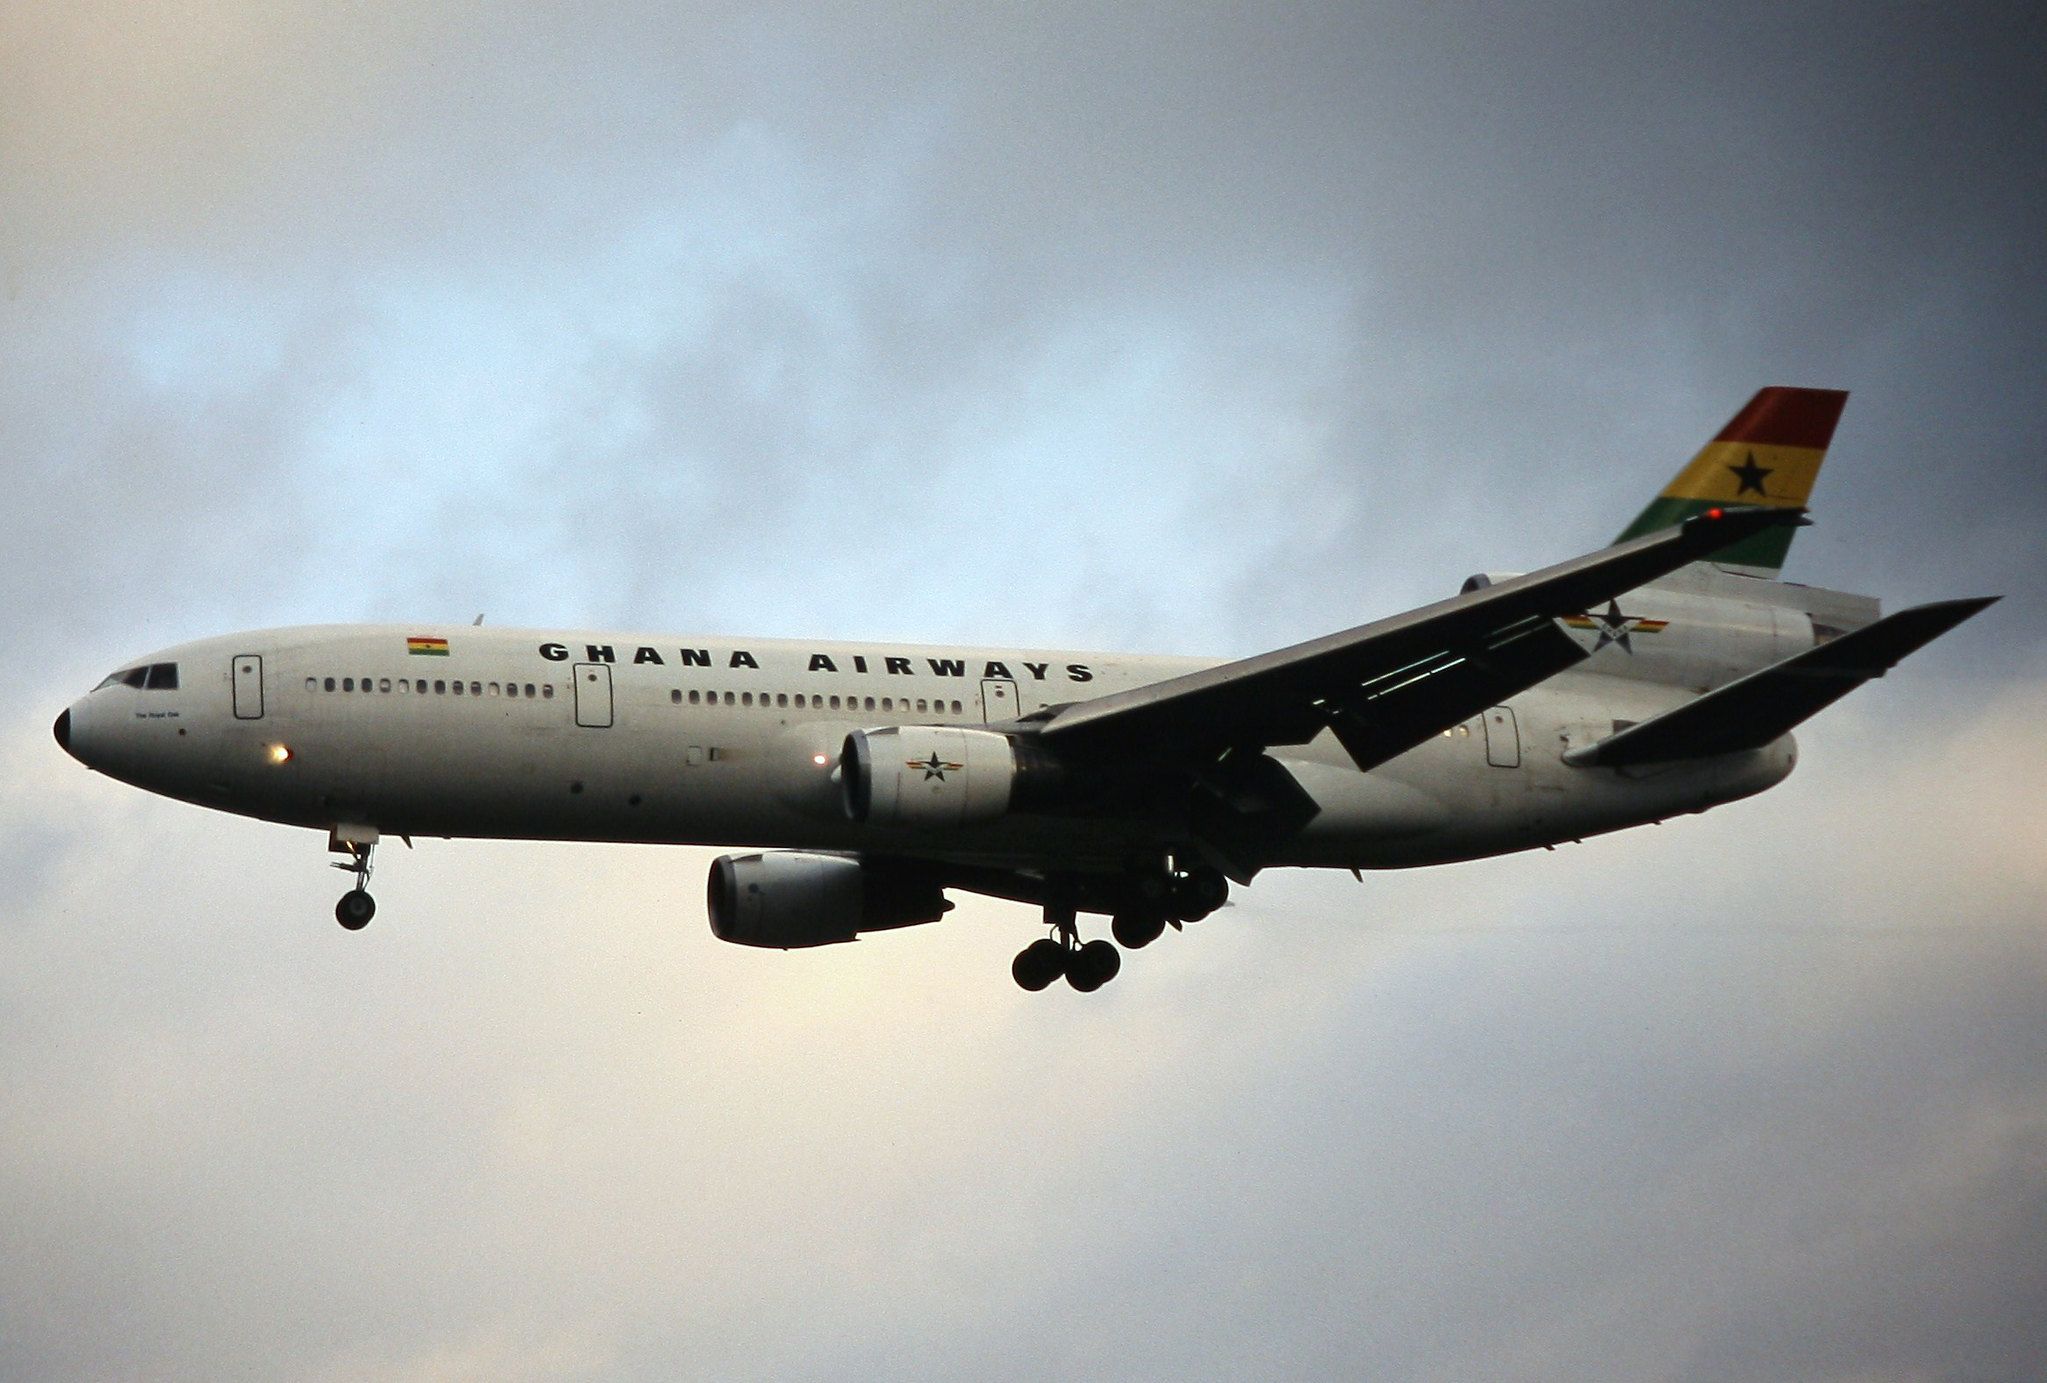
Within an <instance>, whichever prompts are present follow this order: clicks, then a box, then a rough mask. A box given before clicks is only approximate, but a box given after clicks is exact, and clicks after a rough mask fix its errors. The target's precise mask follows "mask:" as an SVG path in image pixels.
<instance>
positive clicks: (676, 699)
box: [668, 687, 682, 706]
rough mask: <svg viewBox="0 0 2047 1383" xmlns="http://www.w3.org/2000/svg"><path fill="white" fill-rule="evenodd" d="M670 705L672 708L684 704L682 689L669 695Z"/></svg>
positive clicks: (678, 688) (677, 688)
mask: <svg viewBox="0 0 2047 1383" xmlns="http://www.w3.org/2000/svg"><path fill="white" fill-rule="evenodd" d="M668 704H669V705H671V706H680V705H681V704H682V688H681V687H676V688H675V689H674V690H672V691H670V692H669V693H668Z"/></svg>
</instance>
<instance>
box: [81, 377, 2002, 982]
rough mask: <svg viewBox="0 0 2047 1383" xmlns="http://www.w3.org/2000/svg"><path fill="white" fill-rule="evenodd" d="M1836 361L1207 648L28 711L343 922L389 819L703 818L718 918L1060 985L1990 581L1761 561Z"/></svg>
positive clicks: (750, 937) (1517, 845) (174, 696)
mask: <svg viewBox="0 0 2047 1383" xmlns="http://www.w3.org/2000/svg"><path fill="white" fill-rule="evenodd" d="M1846 401H1847V394H1846V393H1845V392H1843V391H1839V390H1828V389H1803V388H1786V387H1772V388H1766V389H1763V390H1762V391H1760V392H1759V393H1757V394H1756V395H1755V397H1754V398H1752V399H1751V400H1750V401H1749V402H1748V404H1747V405H1746V406H1744V407H1743V408H1742V409H1741V410H1740V411H1739V412H1737V413H1736V414H1735V416H1734V418H1733V419H1732V420H1731V421H1730V422H1729V423H1728V424H1727V426H1726V427H1724V428H1722V429H1721V430H1720V432H1719V433H1718V434H1717V435H1716V436H1715V437H1714V438H1713V440H1712V441H1710V442H1709V443H1707V445H1706V446H1705V447H1704V449H1702V450H1701V451H1699V452H1698V454H1697V455H1696V456H1695V457H1694V458H1693V459H1692V461H1691V462H1690V464H1688V465H1687V466H1685V467H1684V468H1683V469H1682V470H1681V471H1680V472H1679V473H1678V475H1677V476H1676V478H1675V479H1674V480H1672V482H1671V483H1670V484H1669V485H1668V486H1667V487H1666V488H1665V489H1664V490H1663V492H1662V493H1661V494H1660V495H1659V496H1657V497H1656V498H1655V499H1654V500H1653V501H1651V502H1650V504H1649V505H1648V507H1647V508H1645V509H1644V510H1643V511H1642V513H1641V514H1640V516H1638V517H1637V518H1636V519H1635V521H1634V522H1633V523H1632V524H1630V525H1629V526H1628V527H1627V528H1626V529H1625V530H1623V531H1622V533H1621V534H1620V536H1619V537H1618V538H1617V539H1616V540H1615V542H1614V543H1613V545H1611V546H1609V547H1606V548H1603V549H1601V550H1599V551H1597V552H1593V553H1590V554H1588V555H1585V556H1581V557H1575V558H1572V559H1569V560H1567V561H1563V562H1559V563H1557V564H1555V565H1553V566H1549V567H1545V568H1543V569H1542V570H1540V571H1535V572H1529V573H1526V574H1520V575H1510V574H1497V573H1489V574H1481V575H1478V576H1474V577H1471V578H1470V579H1469V580H1467V581H1465V582H1464V583H1463V587H1462V589H1461V590H1460V591H1459V593H1458V594H1456V595H1455V596H1452V597H1450V598H1449V599H1446V600H1441V601H1437V602H1435V603H1433V604H1429V605H1424V606H1422V607H1420V608H1418V609H1414V610H1409V611H1407V612H1405V613H1401V614H1395V615H1391V616H1388V617H1385V618H1382V619H1377V620H1374V621H1372V622H1370V623H1368V624H1363V625H1360V626H1358V627H1356V628H1353V629H1348V630H1344V631H1342V632H1340V633H1335V634H1330V635H1328V636H1326V637H1323V638H1318V639H1311V640H1309V641H1308V642H1306V643H1300V644H1295V645H1293V646H1290V647H1286V648H1281V649H1277V650H1275V651H1273V652H1268V653H1262V654H1259V655H1257V656H1255V657H1250V658H1243V659H1239V660H1237V661H1233V662H1216V661H1213V660H1203V659H1196V658H1184V657H1153V656H1131V655H1124V654H1114V653H1083V652H1070V651H1027V650H1019V649H1014V648H1007V647H981V648H955V647H943V648H940V647H922V646H912V645H909V644H871V643H869V644H861V643H843V642H834V641H829V640H815V641H812V640H786V639H764V638H703V637H687V638H685V637H677V636H675V635H652V634H629V633H611V632H605V633H570V632H562V631H548V630H519V629H499V628H482V627H476V626H459V625H457V626H449V625H438V624H406V625H338V626H319V627H305V628H289V629H270V630H262V631H257V632H253V633H240V634H231V635H228V636H226V637H223V638H212V639H203V640H200V641H197V642H193V643H186V644H181V645H179V646H177V647H174V648H168V649H165V650H163V651H161V652H158V653H151V654H149V655H147V656H145V657H143V658H140V659H136V660H134V661H132V662H129V663H125V664H123V665H122V666H121V667H120V668H119V669H117V670H116V671H115V672H113V673H111V674H109V675H108V676H107V677H106V679H105V680H104V681H102V682H101V683H100V684H99V686H97V687H96V688H94V689H93V690H92V691H91V692H89V693H87V694H86V695H85V696H83V697H82V698H80V699H79V700H77V701H76V702H74V703H73V704H72V705H71V706H70V707H69V708H68V709H66V710H65V711H64V712H63V713H62V714H61V715H59V716H58V717H57V720H56V724H55V727H54V731H55V735H56V738H57V742H58V744H60V745H61V746H62V747H63V748H64V749H65V750H66V751H67V752H69V753H70V754H71V755H72V756H73V757H75V758H77V759H78V760H79V761H81V762H82V763H84V764H86V765H87V766H88V767H90V768H92V769H95V770H97V771H99V772H101V773H105V774H107V775H108V776H110V777H113V778H116V779H120V780H122V781H124V782H127V783H131V784H133V785H135V786H137V787H141V788H145V789H147V790H149V791H151V792H156V793H161V794H163V795H166V796H169V797H173V798H178V799H180V800H183V801H187V802H193V803H197V804H199V805H201V806H205V807H211V808H215V809H217V810H220V811H226V812H234V813H237V814H240V815H243V816H250V817H255V818H258V819H260V820H265V821H275V822H283V823H286V824H289V825H293V826H301V827H310V828H314V829H317V830H322V831H325V832H326V833H327V836H328V849H329V851H330V852H331V853H334V854H338V855H342V856H344V857H345V858H344V859H342V860H340V861H337V862H335V864H334V867H335V868H337V869H341V870H345V871H348V872H350V873H351V874H352V875H353V876H354V886H353V887H352V888H350V889H349V890H348V891H347V893H345V894H344V895H343V896H342V898H341V900H340V902H339V903H338V904H337V905H336V907H335V916H336V918H337V919H338V920H339V922H340V923H341V925H342V926H344V927H346V928H349V929H351V930H354V929H359V928H361V927H363V926H365V925H366V924H367V923H368V922H369V921H370V918H371V916H372V915H373V913H374V912H375V910H376V904H375V902H374V900H373V899H372V898H371V896H370V894H369V891H368V885H369V881H370V875H371V865H372V858H373V855H374V852H375V849H376V846H377V843H378V842H379V840H381V839H383V838H384V837H387V836H397V837H400V838H402V839H403V840H404V841H405V843H406V844H407V845H408V846H409V845H410V844H411V841H412V837H414V836H441V837H447V838H455V837H476V838H498V839H546V840H576V841H617V842H665V843H673V844H690V845H708V846H723V847H732V848H737V849H744V850H746V851H747V853H740V854H727V855H721V856H720V857H718V859H716V860H715V861H714V862H713V863H712V865H711V869H710V877H709V880H708V898H707V904H708V912H709V920H710V925H711V929H712V931H713V933H714V934H715V935H717V936H718V937H720V938H721V939H723V940H725V941H728V942H735V943H738V944H741V945H747V946H759V947H777V948H782V949H785V950H786V949H791V948H798V947H811V946H821V945H827V944H833V943H843V942H849V941H853V940H856V939H857V938H858V937H860V936H861V935H862V934H864V933H869V932H876V931H881V930H885V929H889V928H896V927H904V926H911V925H915V924H920V923H929V922H935V921H937V920H938V919H940V918H941V917H942V916H944V914H945V913H946V912H947V911H949V910H950V909H951V908H952V906H953V904H952V902H951V901H950V900H949V899H948V898H947V896H946V893H947V891H948V890H957V891H963V892H967V893H977V894H984V895H989V896H993V897H998V898H1006V899H1012V900H1016V901H1020V902H1024V903H1027V904H1034V905H1036V906H1037V907H1038V908H1039V909H1041V910H1042V915H1043V919H1044V924H1045V927H1046V934H1045V935H1044V936H1043V937H1041V938H1040V939H1038V940H1036V941H1033V942H1032V943H1031V944H1029V945H1027V946H1026V947H1025V948H1024V949H1023V950H1022V951H1020V952H1019V953H1018V954H1017V956H1016V958H1015V960H1014V962H1013V964H1012V966H1011V972H1012V975H1013V977H1014V979H1015V980H1016V982H1017V983H1018V984H1019V985H1021V986H1022V987H1023V988H1024V989H1026V990H1032V991H1036V990H1042V989H1045V988H1046V987H1047V986H1049V985H1051V984H1052V983H1053V982H1055V981H1056V980H1058V979H1060V978H1062V977H1063V978H1064V979H1065V980H1066V981H1067V983H1068V984H1069V985H1070V986H1071V987H1072V988H1074V989H1076V990H1079V991H1082V992H1090V991H1093V990H1095V989H1098V988H1099V987H1100V986H1101V985H1102V984H1104V983H1106V982H1107V981H1109V980H1110V979H1112V978H1114V977H1115V976H1116V974H1117V973H1118V972H1119V970H1120V969H1121V966H1122V955H1121V952H1122V951H1124V950H1136V949H1140V948H1142V947H1144V946H1147V945H1149V944H1150V943H1151V942H1153V941H1155V940H1157V939H1158V938H1159V937H1160V936H1161V935H1162V934H1163V932H1164V931H1165V929H1166V928H1167V927H1168V926H1171V927H1173V928H1174V929H1175V930H1178V929H1180V928H1181V927H1183V926H1184V925H1185V924H1189V923H1193V922H1196V921H1199V920H1200V919H1202V918H1204V917H1207V916H1208V915H1210V914H1211V913H1213V912H1215V911H1216V910H1217V909H1218V908H1219V907H1221V906H1222V905H1223V904H1224V903H1225V901H1226V900H1227V899H1228V897H1229V893H1230V888H1231V886H1232V885H1233V884H1234V885H1238V886H1243V885H1248V884H1249V883H1250V882H1251V881H1252V879H1253V878H1254V877H1255V876H1256V875H1258V874H1259V873H1261V872H1262V871H1264V870H1267V869H1275V868H1283V867H1307V868H1335V869H1346V870H1349V871H1351V872H1352V873H1354V874H1356V875H1357V876H1358V877H1360V878H1362V877H1363V875H1362V872H1361V871H1363V870H1366V869H1389V868H1398V867H1408V866H1418V865H1429V864H1442V863H1448V862H1452V861H1458V860H1469V859H1475V858H1479V857H1482V856H1490V855H1497V854H1502V853H1506V852H1510V851H1519V850H1528V849H1534V848H1537V847H1554V846H1556V845H1559V844H1562V843H1565V842H1571V841H1580V840H1583V839H1584V838H1585V837H1587V836H1591V835H1594V834H1598V833H1602V832H1607V831H1614V830H1620V829H1622V828H1625V827H1630V826H1636V825H1642V824H1645V823H1650V822H1660V821H1662V820H1665V819H1667V818H1670V817H1673V816H1677V815H1681V814H1685V813H1696V812H1703V811H1705V810H1707V809H1709V808H1711V807H1714V806H1717V805H1720V804H1722V803H1725V802H1731V801H1734V800H1736V799H1739V798H1743V797H1747V796H1750V795H1752V794H1754V793H1758V792H1761V791H1763V790H1764V789H1766V788H1769V787H1772V786H1774V785H1775V784H1777V783H1779V782H1781V781H1782V780H1783V779H1784V778H1785V777H1786V776H1787V775H1788V774H1789V773H1790V772H1791V770H1792V767H1793V766H1794V764H1795V763H1796V762H1797V746H1796V743H1795V741H1794V740H1793V738H1792V735H1791V734H1790V731H1791V729H1792V727H1794V726H1795V725H1797V724H1799V723H1800V722H1801V721H1803V720H1805V719H1806V718H1807V717H1808V716H1811V715H1812V714H1814V713H1815V712H1817V711H1819V710H1821V709H1822V708H1823V707H1825V706H1827V705H1829V704H1831V703H1832V702H1833V701H1835V700H1836V699H1838V698H1839V697H1841V696H1843V695H1845V694H1847V693H1848V692H1849V691H1852V690H1853V689H1854V688H1856V687H1858V686H1860V685H1861V684H1862V683H1863V682H1865V681H1867V680H1868V679H1870V678H1872V677H1878V676H1882V675H1883V674H1884V672H1885V671H1886V670H1888V669H1889V668H1891V667H1892V666H1894V665H1896V664H1897V662H1898V661H1899V660H1900V659H1902V658H1904V657H1905V656H1906V655H1907V654H1910V653H1912V652H1914V651H1915V650H1917V649H1919V648H1920V647H1922V646H1923V645H1925V644H1926V643H1928V642H1930V641H1931V640H1933V639H1935V638H1937V637H1939V636H1940V635H1941V634H1943V633H1945V632H1947V631H1948V630H1950V629H1952V628H1954V627H1955V626H1956V625H1958V624H1960V623H1961V622H1962V621H1963V620H1965V619H1968V618H1970V617H1971V616H1973V615H1975V614H1977V613H1978V612H1980V611H1981V610H1983V609H1984V608H1985V607H1986V606H1988V605H1990V604H1991V603H1993V601H1994V600H1996V599H1997V597H1987V598H1975V599H1964V600H1946V601H1939V602H1935V603H1932V604H1927V605H1919V606H1916V607H1912V608H1909V609H1904V610H1900V611H1898V612H1896V613H1894V614H1890V615H1884V614H1883V613H1882V610H1881V606H1880V605H1879V603H1878V601H1877V600H1875V599H1874V598H1872V597H1869V596H1863V595H1854V594H1849V593H1846V592H1841V591H1833V590H1827V589H1823V588H1819V587H1814V586H1805V585H1799V584H1795V583H1791V582H1786V581H1783V580H1782V579H1781V578H1780V575H1779V573H1780V571H1781V568H1782V566H1783V562H1784V558H1785V554H1786V552H1787V550H1788V549H1789V547H1790V543H1791V538H1792V535H1793V533H1794V532H1795V530H1796V529H1797V528H1798V527H1801V526H1803V525H1805V524H1806V523H1807V522H1808V519H1807V517H1806V501H1807V499H1808V497H1809V496H1810V493H1811V490H1812V486H1813V481H1814V478H1815V476H1816V475H1817V474H1818V471H1819V467H1820V463H1821V462H1822V460H1823V459H1824V458H1825V454H1826V451H1827V448H1828V445H1829V443H1830V441H1831V439H1832V436H1833V432H1834V428H1835V424H1836V423H1837V422H1838V420H1839V418H1840V416H1841V411H1842V409H1843V407H1844V406H1845V404H1846ZM1083 914H1086V915H1106V916H1107V917H1108V918H1109V919H1110V927H1109V931H1110V935H1111V936H1112V937H1113V938H1114V940H1113V942H1112V941H1110V940H1108V939H1104V938H1100V937H1097V938H1095V939H1092V940H1087V941H1083V940H1082V939H1081V934H1080V926H1079V919H1080V917H1081V916H1082V915H1083ZM1119 948H1120V950H1119Z"/></svg>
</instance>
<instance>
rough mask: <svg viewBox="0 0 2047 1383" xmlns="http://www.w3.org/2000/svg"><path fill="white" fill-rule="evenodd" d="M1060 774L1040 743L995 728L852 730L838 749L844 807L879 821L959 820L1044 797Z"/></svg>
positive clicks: (986, 817) (925, 823)
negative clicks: (843, 745) (1004, 733)
mask: <svg viewBox="0 0 2047 1383" xmlns="http://www.w3.org/2000/svg"><path fill="white" fill-rule="evenodd" d="M1062 777H1063V775H1062V774H1061V773H1060V771H1059V766H1058V765H1057V764H1056V763H1055V762H1054V761H1053V760H1052V759H1050V757H1049V756H1047V755H1045V754H1044V752H1043V751H1042V750H1039V749H1038V748H1037V747H1036V746H1035V745H1031V744H1026V743H1020V742H1018V741H1017V740H1014V739H1012V738H1011V737H1009V736H1008V735H1003V734H998V733H996V732H995V731H993V730H964V729H959V728H957V727H954V726H948V725H893V726H889V727H888V728H886V729H881V730H855V731H854V732H853V733H852V734H850V735H848V736H846V744H845V748H844V749H843V750H842V751H841V752H840V755H839V786H840V790H841V791H842V793H843V794H844V797H845V804H846V815H847V816H849V817H851V818H852V819H853V820H855V821H859V822H871V823H873V824H875V825H878V826H921V827H946V826H961V825H965V824H967V823H969V822H975V821H992V820H994V819H995V818H996V817H999V816H1002V815H1004V814H1006V813H1008V812H1010V811H1014V810H1018V809H1020V808H1026V807H1030V806H1035V805H1041V804H1042V803H1044V802H1045V801H1047V800H1049V799H1050V798H1051V796H1052V795H1053V793H1054V791H1055V789H1056V787H1057V785H1058V783H1059V782H1060V780H1061V779H1062Z"/></svg>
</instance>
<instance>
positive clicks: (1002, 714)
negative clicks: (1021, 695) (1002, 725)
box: [981, 678, 1022, 725]
mask: <svg viewBox="0 0 2047 1383" xmlns="http://www.w3.org/2000/svg"><path fill="white" fill-rule="evenodd" d="M1020 714H1022V713H1021V712H1020V711H1018V710H1017V708H1016V683H1014V682H1008V681H1004V680H1002V679H1001V678H990V679H988V680H987V681H985V682H983V683H981V719H982V721H983V722H984V723H985V724H988V725H993V724H995V723H996V722H997V721H1001V720H1015V719H1016V718H1017V716H1018V715H1020Z"/></svg>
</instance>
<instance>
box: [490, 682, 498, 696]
mask: <svg viewBox="0 0 2047 1383" xmlns="http://www.w3.org/2000/svg"><path fill="white" fill-rule="evenodd" d="M490 694H491V695H492V696H496V695H497V694H498V684H497V683H495V682H493V683H491V684H490Z"/></svg>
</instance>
